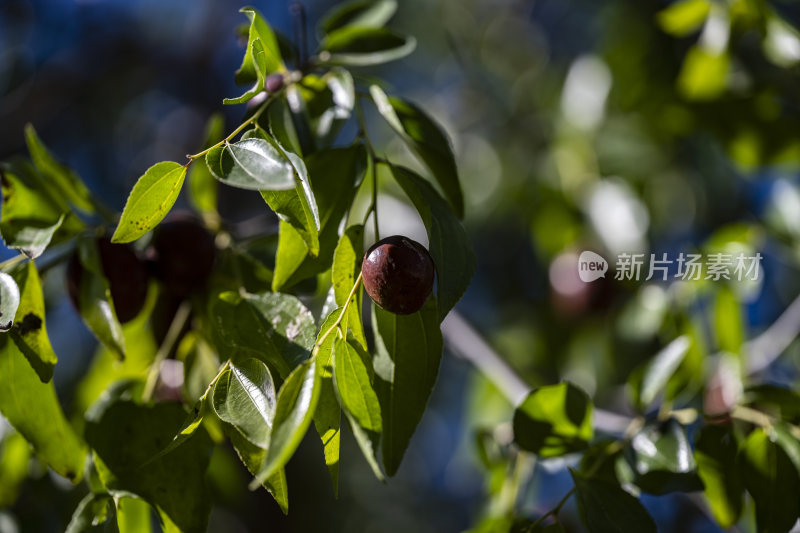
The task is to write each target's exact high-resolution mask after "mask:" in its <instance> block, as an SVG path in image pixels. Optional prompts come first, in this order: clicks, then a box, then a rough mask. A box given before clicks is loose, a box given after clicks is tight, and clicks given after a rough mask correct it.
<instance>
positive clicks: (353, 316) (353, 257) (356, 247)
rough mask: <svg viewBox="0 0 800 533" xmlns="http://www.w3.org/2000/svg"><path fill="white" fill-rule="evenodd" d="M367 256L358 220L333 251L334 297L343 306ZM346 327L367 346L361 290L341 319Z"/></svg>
mask: <svg viewBox="0 0 800 533" xmlns="http://www.w3.org/2000/svg"><path fill="white" fill-rule="evenodd" d="M363 256H364V226H362V225H360V224H358V225H355V226H350V227H349V228H347V229H346V230H345V232H344V234H343V235H342V237H341V238H340V239H339V244H337V245H336V250H335V251H334V252H333V266H332V267H331V279H332V281H333V293H334V301H335V302H336V305H338V306H343V305H344V304H345V303H346V302H347V297H348V296H349V295H350V291H351V290H352V289H353V286H354V285H355V283H356V278H357V277H358V274H359V273H360V272H361V260H362V257H363ZM342 327H343V328H344V331H347V330H348V328H349V329H350V330H351V331H352V332H353V336H354V337H355V339H356V340H357V341H358V343H359V344H360V345H361V347H362V348H363V349H365V350H366V349H367V338H366V335H365V334H364V325H363V324H362V322H361V291H357V293H356V301H355V302H353V303H352V304H350V307H349V308H348V310H347V316H346V317H345V318H344V320H342Z"/></svg>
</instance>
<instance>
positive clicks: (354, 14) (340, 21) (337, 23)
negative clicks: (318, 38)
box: [320, 0, 397, 33]
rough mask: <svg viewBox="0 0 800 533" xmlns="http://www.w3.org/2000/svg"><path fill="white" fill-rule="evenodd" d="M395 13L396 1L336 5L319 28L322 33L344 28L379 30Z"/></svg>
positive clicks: (374, 0) (357, 1) (384, 0)
mask: <svg viewBox="0 0 800 533" xmlns="http://www.w3.org/2000/svg"><path fill="white" fill-rule="evenodd" d="M395 11H397V1H396V0H355V1H351V2H345V3H344V4H340V5H337V6H336V7H334V8H333V9H332V10H331V11H330V12H328V13H327V14H326V15H325V17H323V19H322V22H321V24H320V27H321V28H322V31H323V32H324V33H331V32H332V31H335V30H338V29H341V28H346V27H358V28H380V27H383V25H384V24H386V23H387V22H389V19H391V18H392V15H394V13H395Z"/></svg>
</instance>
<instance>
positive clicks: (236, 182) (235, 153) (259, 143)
mask: <svg viewBox="0 0 800 533" xmlns="http://www.w3.org/2000/svg"><path fill="white" fill-rule="evenodd" d="M217 156H218V159H217ZM206 162H207V163H208V166H209V168H210V169H211V173H212V174H213V175H214V176H215V177H216V178H217V179H219V180H220V181H221V182H222V183H225V184H227V185H230V186H231V187H237V188H239V189H250V190H255V191H258V190H275V191H281V190H287V189H294V187H295V169H294V167H293V166H292V163H291V161H289V160H288V159H287V158H286V156H285V155H284V153H283V151H282V150H281V149H280V148H279V147H278V145H277V144H275V142H274V141H271V140H266V139H260V138H259V139H256V138H249V139H245V140H243V141H239V142H236V143H233V144H225V145H224V146H220V147H219V148H217V149H215V150H212V151H211V152H209V153H208V154H207V155H206Z"/></svg>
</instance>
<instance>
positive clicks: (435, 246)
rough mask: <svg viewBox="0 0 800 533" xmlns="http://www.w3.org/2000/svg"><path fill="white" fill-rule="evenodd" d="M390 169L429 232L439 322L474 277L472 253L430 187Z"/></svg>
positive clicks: (404, 172) (402, 170)
mask: <svg viewBox="0 0 800 533" xmlns="http://www.w3.org/2000/svg"><path fill="white" fill-rule="evenodd" d="M391 169H392V174H393V175H394V178H395V180H397V183H398V184H400V186H401V187H402V188H403V190H404V191H405V193H406V195H408V197H409V199H410V200H411V202H412V203H413V204H414V207H416V208H417V211H418V212H419V214H420V217H421V218H422V222H423V223H424V224H425V229H427V231H428V240H429V241H430V253H431V256H432V257H433V262H434V265H435V266H436V275H437V278H438V288H437V291H436V296H437V300H438V303H439V320H443V319H444V317H445V316H447V313H448V312H450V309H452V308H453V306H455V304H456V302H458V300H459V299H460V298H461V296H462V295H463V294H464V291H466V290H467V286H469V282H470V280H471V279H472V276H473V274H474V273H475V253H474V252H473V251H472V245H471V244H470V241H469V237H467V233H466V231H465V230H464V227H463V226H462V225H461V222H459V220H458V219H457V218H456V216H455V215H454V214H453V212H452V211H451V210H450V206H449V205H448V204H447V203H446V202H445V201H444V199H443V198H442V197H441V196H439V193H437V192H436V191H435V190H434V189H433V187H432V186H431V185H430V183H428V182H427V181H426V180H425V179H423V178H421V177H420V176H418V175H416V174H415V173H413V172H412V171H410V170H408V169H405V168H402V167H397V166H392V167H391Z"/></svg>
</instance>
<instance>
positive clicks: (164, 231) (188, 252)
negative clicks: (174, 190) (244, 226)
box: [148, 214, 217, 298]
mask: <svg viewBox="0 0 800 533" xmlns="http://www.w3.org/2000/svg"><path fill="white" fill-rule="evenodd" d="M216 256H217V249H216V246H215V245H214V236H213V235H211V233H209V231H208V230H207V229H206V228H205V227H204V226H203V225H202V224H201V223H200V222H199V221H198V220H197V219H195V218H194V217H192V216H191V215H183V214H178V215H173V216H172V217H170V218H169V219H168V220H167V222H163V223H161V224H159V225H158V227H157V228H156V230H155V233H154V235H153V242H152V247H151V249H150V250H149V251H148V257H149V258H150V259H151V264H152V266H153V270H154V274H155V275H156V277H158V278H159V279H160V280H161V281H162V282H163V283H164V289H165V290H166V291H167V292H169V293H170V294H171V295H173V296H175V297H178V298H185V297H187V296H189V295H190V294H191V293H192V292H194V291H196V290H198V289H201V288H203V287H204V286H205V285H206V282H207V281H208V278H209V276H211V272H212V270H213V269H214V260H215V258H216Z"/></svg>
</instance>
